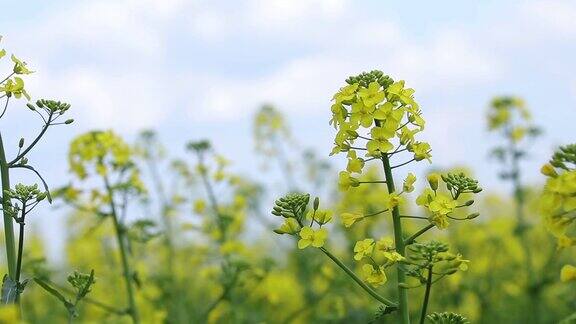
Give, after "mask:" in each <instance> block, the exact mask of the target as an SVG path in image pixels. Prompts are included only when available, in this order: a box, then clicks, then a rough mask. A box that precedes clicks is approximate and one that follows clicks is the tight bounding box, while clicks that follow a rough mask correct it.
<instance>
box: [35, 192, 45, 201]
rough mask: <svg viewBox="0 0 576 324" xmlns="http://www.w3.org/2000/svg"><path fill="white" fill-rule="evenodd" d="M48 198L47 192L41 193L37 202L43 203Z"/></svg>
mask: <svg viewBox="0 0 576 324" xmlns="http://www.w3.org/2000/svg"><path fill="white" fill-rule="evenodd" d="M46 196H48V193H47V192H43V193H40V194H38V196H36V201H42V200H44V199H45V198H46Z"/></svg>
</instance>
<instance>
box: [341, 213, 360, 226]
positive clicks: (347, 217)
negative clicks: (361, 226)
mask: <svg viewBox="0 0 576 324" xmlns="http://www.w3.org/2000/svg"><path fill="white" fill-rule="evenodd" d="M341 217H342V224H344V226H345V227H350V226H352V225H354V223H356V222H357V221H359V220H361V219H362V218H364V216H363V215H362V214H360V213H342V216H341Z"/></svg>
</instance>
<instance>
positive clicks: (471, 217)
mask: <svg viewBox="0 0 576 324" xmlns="http://www.w3.org/2000/svg"><path fill="white" fill-rule="evenodd" d="M478 216H480V213H473V214H470V215H468V216H466V218H467V219H474V218H476V217H478Z"/></svg>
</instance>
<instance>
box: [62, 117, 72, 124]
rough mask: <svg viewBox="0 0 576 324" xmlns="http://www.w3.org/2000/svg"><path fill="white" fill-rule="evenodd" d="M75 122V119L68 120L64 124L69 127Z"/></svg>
mask: <svg viewBox="0 0 576 324" xmlns="http://www.w3.org/2000/svg"><path fill="white" fill-rule="evenodd" d="M73 122H74V119H72V118H70V119H67V120H66V121H65V122H64V124H66V125H69V124H72V123H73Z"/></svg>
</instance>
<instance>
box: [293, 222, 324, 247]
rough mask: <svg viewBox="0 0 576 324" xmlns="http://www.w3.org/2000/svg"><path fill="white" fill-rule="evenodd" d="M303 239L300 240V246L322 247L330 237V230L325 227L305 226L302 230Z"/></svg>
mask: <svg viewBox="0 0 576 324" xmlns="http://www.w3.org/2000/svg"><path fill="white" fill-rule="evenodd" d="M300 237H301V239H300V240H299V241H298V248H299V249H305V248H306V247H308V246H310V245H312V246H313V247H322V246H324V243H325V242H326V238H327V237H328V231H327V230H326V229H325V228H321V229H319V230H316V231H315V230H313V229H312V228H311V227H310V226H304V227H302V229H301V230H300Z"/></svg>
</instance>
